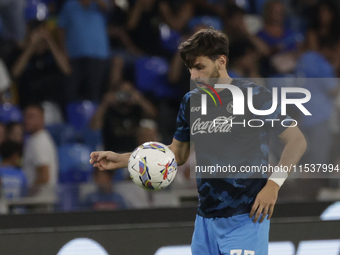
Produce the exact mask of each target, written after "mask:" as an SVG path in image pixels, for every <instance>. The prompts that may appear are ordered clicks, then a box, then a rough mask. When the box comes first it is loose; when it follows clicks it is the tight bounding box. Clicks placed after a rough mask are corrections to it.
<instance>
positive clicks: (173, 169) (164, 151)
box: [128, 142, 177, 190]
mask: <svg viewBox="0 0 340 255" xmlns="http://www.w3.org/2000/svg"><path fill="white" fill-rule="evenodd" d="M128 170H129V172H130V177H131V179H132V181H133V182H134V183H136V184H137V185H138V186H140V187H142V188H144V189H147V190H160V189H164V188H165V187H167V186H168V185H169V184H170V183H171V182H172V181H173V180H174V178H175V176H176V173H177V161H176V160H175V155H174V153H173V152H172V151H171V150H170V149H169V148H168V147H167V146H166V145H164V144H162V143H158V142H147V143H143V144H142V145H140V146H138V147H137V148H136V149H135V150H134V151H133V152H132V154H131V156H130V158H129V164H128Z"/></svg>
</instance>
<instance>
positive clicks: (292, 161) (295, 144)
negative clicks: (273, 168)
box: [278, 137, 307, 166]
mask: <svg viewBox="0 0 340 255" xmlns="http://www.w3.org/2000/svg"><path fill="white" fill-rule="evenodd" d="M306 148H307V143H306V140H305V139H304V138H303V137H301V138H300V139H297V140H292V141H289V142H288V143H287V144H286V146H285V147H284V149H283V152H282V155H281V159H280V162H279V164H278V165H279V166H281V165H282V166H295V165H297V164H298V163H299V161H300V159H301V157H302V155H303V154H304V153H305V151H306Z"/></svg>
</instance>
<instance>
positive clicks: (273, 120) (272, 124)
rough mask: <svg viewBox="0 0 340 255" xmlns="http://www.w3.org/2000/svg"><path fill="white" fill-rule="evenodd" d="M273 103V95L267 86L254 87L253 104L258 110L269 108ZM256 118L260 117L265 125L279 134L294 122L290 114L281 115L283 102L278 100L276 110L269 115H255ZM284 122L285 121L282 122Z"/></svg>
mask: <svg viewBox="0 0 340 255" xmlns="http://www.w3.org/2000/svg"><path fill="white" fill-rule="evenodd" d="M272 105H273V95H272V93H271V92H270V91H269V90H268V89H267V88H265V87H262V86H256V87H254V88H253V106H254V108H255V109H256V110H268V109H270V108H271V107H272ZM254 118H255V119H260V120H262V121H263V123H264V127H265V128H267V129H269V130H271V131H273V132H274V133H275V134H277V135H279V134H281V133H282V132H283V131H285V130H286V128H287V127H288V126H290V125H291V124H292V123H293V120H292V119H291V117H290V116H288V115H281V103H280V101H279V100H278V102H277V105H276V110H275V111H274V112H273V113H271V114H269V115H256V114H255V115H254ZM282 122H283V123H282Z"/></svg>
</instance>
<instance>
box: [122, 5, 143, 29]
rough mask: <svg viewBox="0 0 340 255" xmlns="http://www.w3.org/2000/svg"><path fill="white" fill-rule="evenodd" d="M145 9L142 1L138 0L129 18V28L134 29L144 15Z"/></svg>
mask: <svg viewBox="0 0 340 255" xmlns="http://www.w3.org/2000/svg"><path fill="white" fill-rule="evenodd" d="M142 12H143V9H142V6H141V2H140V1H137V3H136V5H135V6H134V7H133V9H132V11H131V13H130V15H129V18H128V20H127V26H126V27H127V29H128V30H134V29H135V28H136V26H137V24H138V22H139V19H140V17H141V15H142Z"/></svg>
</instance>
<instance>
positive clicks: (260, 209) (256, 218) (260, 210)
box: [253, 204, 263, 223]
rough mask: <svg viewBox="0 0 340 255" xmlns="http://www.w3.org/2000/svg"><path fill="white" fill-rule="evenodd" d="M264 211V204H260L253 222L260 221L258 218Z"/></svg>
mask: <svg viewBox="0 0 340 255" xmlns="http://www.w3.org/2000/svg"><path fill="white" fill-rule="evenodd" d="M262 211H263V205H261V204H260V205H259V208H258V209H257V210H256V213H255V217H254V219H253V222H254V223H256V222H257V221H258V219H259V218H260V216H261V213H262Z"/></svg>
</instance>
